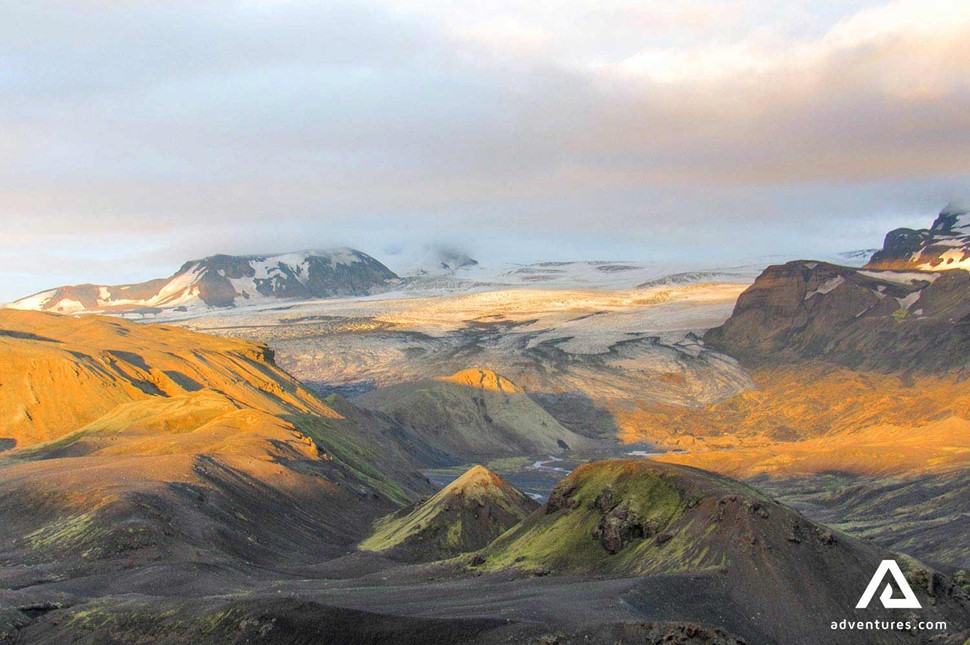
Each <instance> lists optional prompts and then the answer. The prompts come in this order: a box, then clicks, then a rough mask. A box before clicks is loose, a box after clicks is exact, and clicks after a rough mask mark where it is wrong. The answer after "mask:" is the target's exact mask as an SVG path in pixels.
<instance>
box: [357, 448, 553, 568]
mask: <svg viewBox="0 0 970 645" xmlns="http://www.w3.org/2000/svg"><path fill="white" fill-rule="evenodd" d="M538 506H539V505H538V504H537V503H536V502H534V501H533V500H531V499H530V498H529V497H527V496H526V495H524V494H523V493H521V492H520V491H519V490H517V489H516V488H514V487H513V486H512V485H511V484H509V483H508V482H506V481H504V480H503V479H502V478H501V477H499V476H498V475H496V474H495V473H493V472H492V471H490V470H488V469H487V468H485V467H483V466H475V467H474V468H471V469H470V470H468V471H467V472H466V473H465V474H464V475H462V476H461V477H459V478H458V479H457V480H455V481H454V482H452V483H451V484H449V485H448V486H446V487H445V488H443V489H442V490H440V491H439V492H438V493H437V494H435V495H434V496H432V497H430V498H428V499H427V500H424V501H422V502H419V503H417V504H415V505H413V506H411V507H408V508H405V509H402V510H401V511H399V512H397V513H394V514H392V515H389V516H387V517H385V518H382V519H381V520H378V522H377V524H376V526H375V530H374V533H373V534H372V535H371V536H370V537H369V538H367V539H366V540H364V542H362V543H361V545H360V549H361V550H364V551H380V552H383V553H385V554H387V555H389V556H391V557H394V558H397V559H402V560H408V561H427V560H439V559H444V558H449V557H452V556H455V555H458V554H460V553H467V552H470V551H477V550H478V549H481V548H482V547H484V546H486V545H487V544H488V543H490V542H491V541H492V540H494V539H495V538H496V537H498V536H499V535H501V534H502V533H504V532H505V531H507V530H508V529H509V528H511V527H512V526H514V525H516V524H518V523H519V522H521V521H522V520H523V519H524V518H525V517H527V516H528V515H529V514H530V513H531V512H533V511H534V510H535V509H536V508H538Z"/></svg>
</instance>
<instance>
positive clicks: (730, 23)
mask: <svg viewBox="0 0 970 645" xmlns="http://www.w3.org/2000/svg"><path fill="white" fill-rule="evenodd" d="M0 6H2V15H3V16H4V18H3V20H2V21H0V302H3V301H8V300H12V299H14V298H17V297H20V296H24V295H27V294H29V293H33V292H36V291H39V290H41V289H44V288H48V287H52V286H57V285H60V284H73V283H82V282H95V283H108V284H113V283H125V282H132V281H137V280H143V279H147V278H153V277H160V276H165V275H170V274H172V273H174V271H175V270H176V269H177V268H178V267H179V266H180V265H181V264H182V263H183V262H184V261H186V260H189V259H193V258H197V257H202V256H205V255H211V254H214V253H247V254H248V253H272V252H283V251H290V250H297V249H307V248H326V247H331V246H339V245H349V246H353V247H356V248H359V249H361V250H363V251H365V252H368V253H370V254H372V255H374V256H375V257H377V258H379V259H381V260H382V261H385V262H386V263H387V264H388V265H389V266H391V268H394V269H401V268H404V267H403V266H402V265H403V264H406V261H407V260H406V259H407V258H409V257H414V256H416V251H417V250H420V249H422V248H424V247H426V246H428V245H431V246H438V245H447V246H449V247H455V248H461V249H464V250H466V251H467V252H468V253H470V254H471V255H472V256H474V257H476V258H478V259H479V260H482V261H485V262H495V263H497V262H532V261H539V260H566V259H597V260H601V259H623V260H640V261H660V262H667V261H670V262H673V261H677V262H678V263H685V262H686V263H696V264H697V265H698V267H702V266H714V265H716V264H717V263H721V262H730V261H732V260H735V259H739V258H748V257H760V256H767V255H772V256H791V257H815V256H820V255H824V254H831V253H833V252H836V251H843V250H854V249H860V248H870V247H874V246H879V245H880V244H881V241H882V238H883V236H884V234H885V233H886V232H887V231H888V230H889V229H891V228H895V227H898V226H913V227H921V226H922V227H925V226H928V225H929V224H930V223H931V221H932V220H933V217H934V215H935V213H936V212H938V211H939V210H940V209H941V208H942V207H943V206H944V205H945V204H946V203H948V202H950V201H966V200H967V199H968V198H970V2H966V1H964V0H947V1H937V0H899V1H896V2H870V1H863V0H841V1H816V2H809V1H807V0H784V1H769V0H736V1H735V0H729V1H715V0H682V1H681V0H669V1H660V0H639V1H634V0H529V1H528V2H524V1H517V2H513V1H511V0H492V1H490V0H479V1H477V2H471V1H466V0H432V1H428V2H419V1H415V0H374V1H371V2H363V1H360V2H358V1H354V2H340V1H335V2H300V1H278V0H247V1H242V2H232V1H221V0H220V1H205V0H156V1H154V2H148V1H147V0H58V1H53V0H31V2H19V1H17V0H0Z"/></svg>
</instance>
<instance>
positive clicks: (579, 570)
mask: <svg viewBox="0 0 970 645" xmlns="http://www.w3.org/2000/svg"><path fill="white" fill-rule="evenodd" d="M893 558H896V559H897V560H898V561H899V562H900V564H901V566H902V567H903V568H904V569H905V574H906V577H907V580H908V582H909V583H910V585H911V586H912V587H913V590H914V591H915V593H916V596H917V597H918V598H919V600H920V601H921V604H922V607H923V610H922V611H921V612H920V616H921V619H928V618H929V616H930V615H933V616H934V617H936V619H943V620H950V621H952V622H951V623H950V624H951V625H953V626H956V627H957V629H960V627H959V626H960V625H964V624H965V623H966V621H967V618H968V612H970V598H968V596H967V593H966V592H965V591H964V590H963V589H962V588H960V587H959V586H958V585H957V584H955V583H954V582H953V581H952V580H950V579H949V578H947V577H946V576H944V575H942V574H940V573H939V572H937V571H934V570H932V569H930V568H928V567H926V566H925V565H923V564H921V563H919V562H917V561H915V560H912V559H910V558H904V557H901V556H894V554H892V553H890V552H888V551H886V550H884V549H882V548H880V547H877V546H875V545H873V544H871V543H868V542H865V541H862V540H857V539H855V538H852V537H849V536H848V535H845V534H842V533H839V532H837V531H833V530H831V529H829V528H827V527H826V526H824V525H821V524H817V523H815V522H813V521H811V520H808V519H806V518H804V517H802V516H801V515H799V514H798V513H797V512H796V511H794V510H792V509H790V508H788V507H786V506H783V505H781V504H779V503H777V502H774V501H772V500H771V499H769V498H767V497H766V496H764V495H762V494H761V493H759V492H757V491H755V490H754V489H752V488H749V487H747V486H745V485H743V484H741V483H739V482H736V481H733V480H730V479H727V478H725V477H722V476H719V475H715V474H713V473H709V472H706V471H702V470H697V469H694V468H687V467H683V466H675V465H671V464H662V463H658V462H654V461H651V460H626V461H605V462H597V463H593V464H588V465H585V466H581V467H580V468H578V469H577V470H575V471H574V472H573V473H572V474H571V475H569V476H568V477H566V478H565V479H564V480H563V481H561V482H560V483H559V485H557V487H556V488H555V490H554V491H553V493H552V495H551V496H550V498H549V501H548V502H547V503H546V505H545V506H544V507H543V508H542V509H540V510H538V511H536V512H534V513H533V514H532V515H530V516H529V517H528V518H526V519H525V520H524V521H523V522H522V523H520V524H519V525H518V526H516V527H514V528H513V529H511V530H510V531H508V532H507V533H505V534H504V535H502V536H501V537H499V538H498V539H497V540H496V541H495V542H493V543H492V544H491V545H489V546H488V547H486V548H485V549H484V550H483V551H481V552H480V553H479V554H478V560H477V562H478V563H480V564H478V565H477V566H478V567H480V568H483V569H485V570H507V569H512V570H524V571H531V572H533V573H534V574H539V575H549V574H553V575H559V574H563V575H566V574H580V575H583V574H585V575H607V576H646V578H644V580H643V581H642V582H641V583H640V584H639V585H638V587H637V588H636V589H635V590H634V591H632V592H631V593H629V594H627V595H626V596H625V597H624V601H625V602H627V603H629V604H631V605H632V606H634V607H636V608H637V609H638V611H639V612H641V615H642V616H643V617H644V619H646V620H676V621H690V622H698V623H701V624H705V623H706V624H716V625H718V626H719V627H722V628H723V629H725V630H727V631H728V632H730V633H732V634H736V635H737V636H740V637H742V638H745V639H748V640H750V641H751V642H756V643H820V642H827V643H851V642H859V640H858V635H855V634H852V633H839V632H833V631H832V629H831V628H830V621H831V620H833V617H839V618H842V617H845V618H848V619H849V620H876V619H880V620H889V619H893V620H897V619H898V613H893V611H892V610H886V609H883V608H882V607H881V606H880V607H877V606H876V605H872V606H870V607H869V608H868V609H866V610H861V609H854V607H855V606H856V603H857V601H858V600H859V597H860V596H861V594H862V591H863V590H864V589H865V587H866V585H867V584H868V582H869V580H870V578H871V577H872V576H873V573H874V572H875V571H876V570H877V568H878V567H879V566H880V563H881V561H882V560H885V559H893ZM473 564H474V563H473ZM779 616H784V620H778V617H779ZM883 635H884V636H885V638H884V639H883V640H881V641H880V642H886V643H894V642H911V639H912V636H910V635H909V634H908V633H904V632H884V633H882V634H881V636H883Z"/></svg>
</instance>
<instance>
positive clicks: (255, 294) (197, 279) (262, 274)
mask: <svg viewBox="0 0 970 645" xmlns="http://www.w3.org/2000/svg"><path fill="white" fill-rule="evenodd" d="M397 279H398V276H397V274H395V273H394V272H393V271H391V270H390V269H388V268H387V267H386V266H384V265H383V264H381V263H380V262H378V261H377V260H375V259H374V258H373V257H371V256H369V255H367V254H366V253H363V252H362V251H358V250H356V249H352V248H348V247H339V248H333V249H321V250H308V251H298V252H293V253H281V254H275V255H224V254H219V255H211V256H208V257H205V258H202V259H198V260H189V261H188V262H185V263H184V264H183V265H182V266H181V267H180V268H179V270H178V271H176V272H175V273H174V274H173V275H172V276H171V277H169V278H156V279H153V280H148V281H145V282H140V283H135V284H123V285H113V286H112V285H96V284H79V285H66V286H62V287H56V288H54V289H48V290H45V291H41V292H39V293H35V294H33V295H30V296H27V297H25V298H21V299H19V300H15V301H14V302H11V303H9V304H7V305H5V307H6V308H10V309H26V310H39V311H53V312H56V313H66V314H75V313H122V314H123V313H126V312H133V313H142V314H146V313H157V312H159V311H162V310H176V311H187V310H189V309H206V308H221V307H234V306H238V305H240V304H256V303H259V302H272V301H275V300H281V299H313V298H329V297H335V296H361V295H368V294H370V293H372V292H373V290H375V289H377V288H380V287H383V286H386V285H388V284H389V283H391V281H394V280H397Z"/></svg>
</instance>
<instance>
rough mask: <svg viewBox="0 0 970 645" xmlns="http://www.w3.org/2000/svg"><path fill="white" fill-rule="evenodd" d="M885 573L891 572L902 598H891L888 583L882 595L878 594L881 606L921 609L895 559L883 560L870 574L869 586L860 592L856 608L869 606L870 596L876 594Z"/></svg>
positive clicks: (884, 577) (891, 590)
mask: <svg viewBox="0 0 970 645" xmlns="http://www.w3.org/2000/svg"><path fill="white" fill-rule="evenodd" d="M886 573H891V574H892V576H893V580H895V581H896V586H897V587H899V590H900V591H901V592H902V594H903V597H902V598H893V597H892V595H893V588H892V586H890V585H889V584H887V585H886V588H885V589H883V591H882V595H880V596H879V600H881V601H882V606H883V607H885V608H886V609H922V608H923V606H922V605H921V604H919V600H917V599H916V594H914V593H913V590H912V588H911V587H910V586H909V583H908V582H906V578H905V577H904V576H903V572H902V571H901V570H900V568H899V565H898V564H896V561H895V560H883V561H882V563H881V564H880V565H879V568H878V569H876V573H875V575H873V576H872V580H870V581H869V586H868V587H866V590H865V592H864V593H863V594H862V598H859V604H857V605H856V606H855V608H856V609H865V608H866V607H868V606H869V603H870V602H871V601H872V597H873V596H875V595H876V591H877V590H878V589H879V585H880V584H882V581H883V580H885V579H886Z"/></svg>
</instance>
